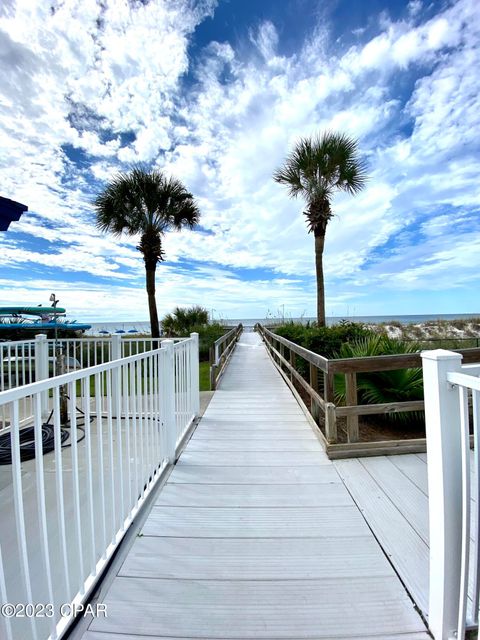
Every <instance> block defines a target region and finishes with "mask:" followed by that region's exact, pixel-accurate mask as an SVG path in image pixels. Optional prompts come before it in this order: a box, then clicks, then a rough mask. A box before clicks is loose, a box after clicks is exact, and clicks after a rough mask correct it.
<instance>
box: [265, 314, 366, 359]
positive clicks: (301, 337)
mask: <svg viewBox="0 0 480 640" xmlns="http://www.w3.org/2000/svg"><path fill="white" fill-rule="evenodd" d="M274 332H275V333H276V334H278V335H279V336H282V337H283V338H286V339H287V340H291V341H292V342H295V343H296V344H299V345H300V346H302V347H305V349H308V350H309V351H313V352H314V353H318V354H319V355H321V356H323V357H324V358H332V357H333V356H334V354H335V353H337V352H338V351H339V349H340V348H341V346H342V345H343V344H345V343H348V342H353V341H355V340H359V339H361V338H367V337H369V336H372V335H374V334H373V332H372V331H371V330H370V329H367V328H366V327H365V326H364V325H363V324H361V323H358V322H346V321H342V322H340V323H338V324H334V325H333V326H331V327H319V326H318V325H317V324H316V323H312V324H310V323H307V324H300V323H298V322H287V323H285V324H283V325H280V326H276V327H275V329H274Z"/></svg>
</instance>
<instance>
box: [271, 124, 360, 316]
mask: <svg viewBox="0 0 480 640" xmlns="http://www.w3.org/2000/svg"><path fill="white" fill-rule="evenodd" d="M357 146H358V145H357V141H356V140H354V139H352V138H349V137H348V136H346V135H344V134H342V133H334V132H330V131H327V132H325V133H323V134H322V135H321V136H314V137H312V138H301V139H300V140H299V141H298V142H297V144H296V145H295V148H294V149H293V151H292V152H291V153H290V155H289V156H288V157H287V159H286V161H285V164H284V165H283V166H282V167H281V168H280V169H278V170H277V171H275V173H274V174H273V179H274V180H275V182H279V183H280V184H284V185H286V186H287V187H288V191H289V195H290V196H291V197H292V198H297V197H298V196H302V197H303V198H304V199H305V201H306V203H307V208H306V210H305V211H304V214H305V216H306V218H307V221H308V228H309V232H312V233H313V235H314V237H315V266H316V274H317V321H318V324H319V325H322V326H324V325H325V290H324V279H323V249H324V245H325V232H326V229H327V224H328V221H329V220H330V219H331V218H332V217H333V212H332V208H331V200H332V197H333V195H334V194H335V192H336V191H346V192H347V193H350V194H352V195H353V194H355V193H357V192H358V191H360V190H361V189H363V187H364V186H365V183H366V180H367V175H366V167H365V164H364V162H363V161H362V160H361V159H360V157H359V155H358V149H357Z"/></svg>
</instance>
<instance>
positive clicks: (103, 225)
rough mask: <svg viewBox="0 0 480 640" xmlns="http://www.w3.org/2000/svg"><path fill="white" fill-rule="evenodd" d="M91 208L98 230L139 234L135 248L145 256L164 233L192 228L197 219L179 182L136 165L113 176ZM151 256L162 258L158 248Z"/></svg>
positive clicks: (192, 202)
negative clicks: (138, 240) (138, 242)
mask: <svg viewBox="0 0 480 640" xmlns="http://www.w3.org/2000/svg"><path fill="white" fill-rule="evenodd" d="M94 208H95V212H96V217H97V227H98V228H99V229H100V230H101V231H103V232H110V233H113V234H114V235H121V234H122V233H126V234H127V235H136V234H141V235H142V240H141V242H140V244H139V246H138V248H139V250H140V251H142V253H144V254H145V251H147V252H148V247H154V246H155V247H156V248H157V249H158V247H159V246H161V242H160V237H161V236H162V235H163V234H164V233H165V232H166V231H169V230H180V229H182V228H184V227H188V228H193V227H194V226H195V225H196V224H198V221H199V219H200V211H199V208H198V206H197V204H196V202H195V199H194V197H193V195H192V194H191V193H190V192H188V191H187V189H186V188H185V186H184V185H183V183H182V182H181V181H180V180H177V179H176V178H171V177H170V178H167V177H166V176H165V175H164V174H163V173H162V172H161V171H158V170H153V171H146V170H145V169H144V168H143V167H141V166H138V165H137V166H134V167H133V169H132V170H131V171H130V172H129V173H118V174H117V175H116V176H114V178H113V179H112V181H111V182H110V183H109V184H108V185H107V187H106V188H105V189H104V191H103V192H102V193H100V194H99V195H98V196H97V198H96V199H95V201H94ZM155 235H156V236H157V238H156V239H155ZM153 253H156V254H157V256H158V260H161V259H162V255H163V254H162V252H161V250H160V249H158V250H156V251H153Z"/></svg>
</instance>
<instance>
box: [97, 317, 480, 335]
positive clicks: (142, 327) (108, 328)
mask: <svg viewBox="0 0 480 640" xmlns="http://www.w3.org/2000/svg"><path fill="white" fill-rule="evenodd" d="M478 317H480V313H435V314H431V315H404V316H401V315H399V316H396V315H390V316H334V317H329V318H327V324H328V325H332V324H337V323H338V322H341V321H342V320H346V321H349V322H365V323H374V324H376V323H379V322H391V321H392V320H394V321H396V322H401V323H402V324H416V323H419V322H427V321H429V320H460V319H468V318H478ZM292 320H293V321H294V322H302V323H306V322H312V321H315V318H313V317H311V318H306V317H302V318H290V317H285V318H282V317H274V318H246V319H245V318H243V319H238V318H232V319H225V318H223V319H222V320H221V322H223V323H224V324H226V325H229V326H236V325H237V324H239V323H240V322H241V323H242V324H243V326H244V327H245V328H246V329H252V328H253V327H254V326H255V325H256V324H257V323H258V322H259V323H260V324H268V325H272V324H281V323H282V322H284V321H286V322H290V321H292ZM91 325H92V328H91V329H89V330H88V331H86V332H85V335H87V336H101V335H108V334H112V333H120V334H127V335H131V336H132V337H133V336H135V335H139V334H149V333H150V322H148V320H147V321H146V320H139V321H138V322H92V323H91Z"/></svg>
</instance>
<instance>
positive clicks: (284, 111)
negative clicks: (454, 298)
mask: <svg viewBox="0 0 480 640" xmlns="http://www.w3.org/2000/svg"><path fill="white" fill-rule="evenodd" d="M12 6H13V5H12ZM214 6H215V3H214V2H201V3H197V4H193V3H190V2H188V1H187V0H184V1H179V0H177V1H175V2H174V1H173V0H169V1H167V2H165V1H164V2H160V1H155V0H152V1H151V2H149V3H148V4H145V5H143V4H141V3H139V4H135V5H133V4H131V3H128V2H127V1H126V0H125V1H123V0H122V1H120V0H119V1H118V2H116V3H112V2H108V3H106V4H105V6H104V5H103V3H101V2H95V1H93V0H86V1H85V2H81V3H80V2H75V1H73V0H72V1H71V2H66V3H63V4H61V5H59V6H58V8H57V10H56V11H55V13H54V15H51V12H50V11H49V8H48V6H47V5H45V4H44V3H42V2H40V1H39V0H38V2H33V1H30V2H28V3H20V2H19V3H17V4H16V8H15V13H12V12H11V11H5V10H4V12H3V14H0V16H2V17H0V57H1V59H2V62H3V63H4V64H2V65H1V67H0V131H1V133H2V136H3V138H2V147H1V149H0V180H1V184H2V195H3V194H5V195H7V196H9V197H13V198H15V199H17V200H19V201H22V202H26V203H27V204H28V205H29V208H30V210H32V211H35V212H36V213H37V214H39V217H36V218H33V217H32V218H30V219H29V218H28V216H25V217H24V218H22V221H21V222H20V223H17V224H15V225H13V226H12V230H13V232H15V231H17V232H22V233H25V234H30V235H31V236H32V237H33V236H35V235H37V236H38V237H41V238H43V239H44V240H47V241H49V242H51V243H53V244H52V252H51V253H52V263H54V264H55V265H56V266H57V267H58V268H60V269H62V270H63V271H80V272H81V271H82V270H84V271H86V272H88V273H90V274H92V275H95V276H97V275H101V274H103V275H106V274H109V275H110V274H111V275H113V276H114V278H116V279H118V277H121V278H126V279H129V280H132V281H135V282H139V281H140V278H141V276H142V269H143V265H142V262H141V257H140V255H139V254H138V252H136V251H135V248H134V247H135V242H134V240H132V239H122V240H121V241H117V240H114V239H112V238H100V237H99V235H98V233H97V232H96V230H95V228H94V226H93V215H92V210H91V201H92V198H93V195H94V194H93V192H92V187H91V186H90V182H89V181H90V180H91V176H94V177H95V178H96V179H97V180H106V179H108V178H109V176H110V175H111V174H112V173H114V172H115V171H116V170H117V169H118V168H119V167H120V166H121V165H120V164H119V163H130V162H133V161H150V160H153V161H154V162H155V164H156V165H157V166H158V167H160V168H163V169H165V170H166V171H167V172H168V173H173V174H175V175H177V176H178V177H180V178H181V179H182V180H184V181H185V183H186V185H187V186H188V188H189V189H190V190H191V191H192V192H193V193H194V194H195V196H196V197H197V198H198V200H199V203H200V205H201V209H202V214H203V215H202V225H203V226H204V227H205V228H206V229H207V230H208V231H210V234H209V235H204V234H195V233H190V232H186V233H182V234H170V235H169V236H167V238H166V239H165V248H166V252H167V258H168V259H169V260H170V261H171V262H172V263H173V266H169V267H168V269H167V270H166V271H165V269H164V267H165V265H162V266H161V267H160V269H159V274H160V273H164V274H165V273H168V277H169V284H168V286H167V289H166V291H167V292H168V295H167V299H168V302H169V303H170V302H172V300H173V299H174V298H175V293H174V290H173V287H174V286H178V287H179V289H178V291H179V292H181V294H182V295H184V296H185V298H186V299H194V298H195V299H197V297H196V295H197V292H201V294H202V295H203V296H207V297H208V299H212V302H213V304H214V306H215V307H221V306H222V305H225V308H226V309H227V308H228V309H234V308H235V306H234V305H235V304H236V303H235V302H234V301H233V298H232V297H231V295H230V292H229V291H230V290H228V292H227V293H225V292H223V289H222V287H225V288H228V287H231V290H233V291H234V293H235V296H236V299H241V298H240V297H241V296H244V299H245V301H246V303H247V302H248V304H250V305H253V304H254V300H255V291H257V298H258V297H260V296H265V300H268V301H269V304H270V305H271V306H275V305H276V304H282V302H280V300H281V299H282V297H283V298H285V297H286V295H287V294H288V295H290V296H294V295H295V296H298V299H299V300H301V301H302V304H305V306H306V307H307V306H308V305H309V309H310V311H313V306H314V304H313V303H312V299H311V293H312V289H311V285H310V284H309V287H310V288H308V290H307V291H306V292H305V291H303V289H304V287H305V285H304V284H303V285H302V284H294V283H292V282H290V281H291V279H294V276H296V275H300V276H304V277H306V278H311V277H312V276H313V273H314V262H313V247H312V238H311V236H308V235H307V233H306V225H305V221H304V217H303V216H302V213H301V212H302V211H303V203H302V202H301V201H300V200H299V201H290V200H288V198H287V194H286V191H285V190H284V189H282V187H280V186H279V185H276V184H275V183H273V181H272V178H271V176H272V172H273V170H274V169H275V168H276V167H278V166H279V164H280V163H281V162H282V161H283V159H284V157H285V155H286V154H287V153H288V151H289V150H290V149H291V147H292V145H293V143H294V141H295V140H296V139H297V138H298V137H299V136H301V135H309V134H311V133H313V132H315V131H319V130H322V129H324V128H334V129H339V130H343V131H345V132H347V133H349V134H351V135H354V136H357V137H359V138H360V147H361V150H362V152H363V153H364V154H365V155H366V157H367V158H368V162H369V172H370V176H371V179H370V182H369V184H368V187H367V189H366V190H365V191H364V192H363V193H362V194H361V195H359V196H357V197H356V198H351V197H343V196H342V197H338V198H336V199H335V201H334V211H335V213H336V214H337V217H336V218H335V219H334V220H333V221H332V222H331V223H330V225H329V229H328V233H327V243H326V253H325V269H326V273H327V275H328V277H329V278H331V279H333V280H334V281H335V285H336V291H335V299H336V300H343V298H342V296H344V295H347V294H344V292H345V291H347V292H351V284H350V283H349V279H352V278H353V279H354V280H355V282H356V286H357V288H360V286H361V283H365V284H367V283H368V278H369V277H371V278H372V279H373V281H375V282H380V283H381V276H380V275H379V274H378V272H377V271H378V269H379V268H381V267H382V265H379V262H378V261H375V260H374V266H373V267H372V266H371V265H370V263H369V260H370V259H371V258H372V256H375V255H376V253H375V252H376V251H377V250H378V251H381V248H382V247H383V245H385V244H387V243H388V241H389V239H394V238H395V237H396V236H397V235H400V234H401V233H402V231H404V230H405V229H408V228H409V225H415V224H417V225H418V226H419V228H422V229H423V230H424V234H425V236H428V237H430V236H431V237H432V238H433V237H434V236H435V237H438V238H443V237H445V233H447V232H446V231H444V229H446V228H447V227H448V225H447V220H448V219H449V216H450V213H448V214H445V213H444V208H445V207H446V208H448V209H451V208H454V209H455V211H456V212H457V213H456V215H458V212H459V210H460V215H463V214H462V211H464V210H465V211H467V212H469V211H470V209H472V208H474V207H478V202H479V198H480V184H479V182H478V171H479V169H480V166H479V164H480V163H479V161H478V141H477V137H476V133H477V132H478V130H479V125H480V121H479V118H480V115H479V114H480V109H479V108H478V89H479V80H478V73H477V72H476V70H477V68H479V67H480V49H479V41H480V40H479V35H480V34H479V30H480V25H479V21H478V18H477V17H476V14H475V10H476V5H475V2H473V0H458V1H457V2H455V3H452V4H451V5H449V6H448V7H447V8H445V9H444V10H437V13H436V15H434V16H433V17H431V18H430V19H428V20H427V21H423V22H422V21H421V18H422V13H423V6H422V3H421V2H419V1H417V0H414V1H412V2H410V3H409V5H408V11H407V12H406V15H405V19H403V20H399V21H397V22H392V21H391V20H390V19H389V18H388V17H386V16H382V17H381V18H380V19H379V24H380V26H379V28H378V30H377V33H376V34H374V35H373V36H372V37H370V40H368V41H367V40H365V36H364V34H363V33H362V34H360V33H359V34H358V36H359V38H358V42H359V43H358V44H357V45H355V46H352V47H351V48H350V49H348V50H347V51H345V50H342V49H340V48H339V45H335V46H334V45H332V44H331V43H330V41H329V37H328V29H327V26H326V25H322V27H321V28H320V26H318V25H312V28H313V31H312V33H311V34H310V37H308V38H306V39H305V41H304V42H303V43H301V44H300V45H299V47H298V49H297V50H296V51H295V53H293V54H291V55H289V56H286V55H284V54H282V33H281V32H277V30H276V27H275V25H274V24H273V23H272V22H271V21H269V20H266V21H264V22H262V23H260V24H258V23H256V24H254V25H252V26H251V28H250V31H249V32H248V33H246V34H245V35H246V36H249V37H250V40H251V41H252V44H253V46H254V48H252V51H251V55H249V56H246V55H245V51H244V49H239V48H236V46H235V43H234V42H227V41H225V40H224V39H221V38H219V41H218V42H211V43H210V44H209V45H208V46H206V47H205V48H204V49H203V50H202V51H201V52H200V54H199V55H198V56H197V58H195V59H193V58H192V59H190V60H189V57H188V45H189V39H190V38H191V37H192V34H194V31H195V28H196V27H197V25H198V24H199V23H200V22H201V21H202V20H203V19H205V17H206V16H208V15H210V14H212V12H213V11H214ZM429 15H430V14H429ZM368 32H369V33H370V30H369V31H368ZM187 70H188V71H189V72H190V75H189V78H188V83H185V84H184V82H185V73H186V71H187ZM414 78H416V82H415V84H414V86H413V89H412V88H411V87H412V82H413V79H414ZM18 105H21V107H20V108H19V106H18ZM125 139H133V142H131V143H125ZM65 145H72V146H73V147H74V148H75V149H76V150H81V151H82V152H83V153H84V154H86V155H83V156H81V159H83V158H85V157H87V158H88V163H87V165H86V166H80V165H77V164H76V163H75V162H74V161H72V160H69V159H68V156H67V154H66V152H65V151H64V150H62V146H63V148H65ZM90 161H91V164H90ZM435 211H438V213H439V215H440V216H441V217H439V218H438V221H437V223H435V222H432V216H433V215H434V213H435ZM444 216H447V218H446V219H445V218H444ZM444 222H445V224H444ZM422 225H423V227H422ZM452 233H454V232H452V230H450V231H449V232H448V237H449V241H450V242H451V243H452V246H458V247H459V248H463V247H464V238H463V237H461V236H459V237H458V242H456V241H455V239H454V238H452ZM12 237H13V238H14V239H15V242H14V244H13V245H11V246H9V247H8V252H7V253H6V254H5V256H8V260H9V264H16V265H17V266H18V265H22V264H27V263H30V262H33V263H36V264H38V265H45V262H46V259H45V258H44V257H42V256H44V255H45V254H43V253H42V252H39V251H34V252H30V256H29V257H28V255H27V253H28V250H25V248H24V246H25V245H22V244H21V243H19V242H17V239H16V236H15V235H14V234H13V235H12ZM408 238H409V239H408V243H410V245H411V248H412V249H411V252H409V251H407V250H405V251H404V255H409V256H410V257H411V259H412V260H414V262H415V264H414V266H412V265H411V264H408V263H407V261H406V260H400V259H399V258H398V256H395V257H394V258H391V264H390V263H388V264H385V266H384V268H385V269H386V273H398V277H395V279H394V281H393V283H392V285H391V286H392V287H395V286H397V285H398V287H403V286H404V283H405V282H409V283H414V282H418V283H425V280H424V279H423V276H422V277H421V274H422V273H443V267H442V266H441V265H442V264H445V265H448V269H449V270H450V273H452V270H456V272H457V271H458V275H459V280H460V279H461V277H460V276H461V274H460V271H461V270H462V269H465V265H464V263H463V262H459V261H455V260H453V259H452V257H451V256H450V254H447V253H445V250H444V248H443V247H442V246H441V244H435V245H433V244H428V243H427V246H428V247H429V249H430V251H431V253H430V254H428V253H426V252H422V251H420V250H419V249H418V248H417V241H416V240H415V238H414V237H410V236H408ZM59 240H62V241H63V242H65V243H66V244H67V245H68V246H69V247H70V248H71V249H73V250H70V251H69V250H68V249H64V248H61V249H58V248H55V246H54V244H55V242H57V241H59ZM408 243H407V244H408ZM410 245H408V246H410ZM408 246H407V248H408ZM6 251H7V249H6ZM469 256H471V258H472V259H473V260H474V257H473V254H472V253H471V252H469ZM79 257H81V261H80V260H79ZM6 259H7V257H4V259H3V260H4V263H5V262H6ZM185 260H197V261H208V262H210V261H215V262H216V263H218V264H219V265H221V267H222V269H220V272H217V273H216V274H215V276H213V275H212V272H211V271H208V270H206V271H204V272H203V273H202V277H212V278H213V277H214V278H215V282H214V283H209V285H208V287H206V286H204V285H202V283H201V278H200V277H196V276H192V279H191V280H190V281H189V280H188V277H189V276H188V274H187V275H186V274H185V273H184V272H183V271H181V269H180V265H181V264H183V261H185ZM386 262H388V261H386ZM435 265H438V266H435ZM223 268H225V269H227V271H228V273H229V274H230V275H228V276H227V275H225V273H224V271H223ZM240 268H256V269H259V268H268V269H271V270H273V271H274V272H276V273H277V274H278V278H277V279H276V280H272V281H270V285H265V286H264V285H263V284H262V282H263V281H260V280H258V281H255V284H252V283H250V282H247V281H244V280H243V279H242V277H240V276H238V277H234V276H233V275H232V274H231V273H230V271H229V270H230V269H240ZM393 269H395V270H396V271H394V270H393ZM422 269H423V270H424V271H422ZM178 274H181V275H180V276H179V275H178ZM209 274H210V275H209ZM402 274H403V275H402ZM286 276H287V277H286ZM289 276H292V278H290V277H289ZM179 277H180V280H179V279H178V278H179ZM468 277H470V276H468ZM285 280H287V281H288V282H290V284H288V283H287V282H285ZM308 282H309V283H311V282H313V281H312V280H308ZM441 282H443V283H445V281H444V280H443V278H442V279H441ZM402 283H403V284H402ZM415 286H417V285H415ZM192 287H195V294H194V295H193V294H192V291H193V289H192ZM162 292H163V288H162ZM331 299H332V300H333V298H331ZM308 301H310V302H308ZM177 302H178V300H177Z"/></svg>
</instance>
